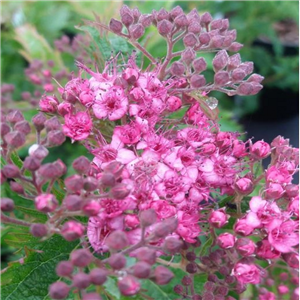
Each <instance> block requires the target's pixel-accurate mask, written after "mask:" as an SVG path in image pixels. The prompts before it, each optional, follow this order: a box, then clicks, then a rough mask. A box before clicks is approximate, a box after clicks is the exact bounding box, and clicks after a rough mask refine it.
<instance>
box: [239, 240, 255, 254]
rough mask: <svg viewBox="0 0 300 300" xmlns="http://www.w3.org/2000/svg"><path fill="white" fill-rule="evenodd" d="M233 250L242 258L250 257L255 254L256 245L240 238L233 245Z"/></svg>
mask: <svg viewBox="0 0 300 300" xmlns="http://www.w3.org/2000/svg"><path fill="white" fill-rule="evenodd" d="M234 246H235V249H236V250H237V251H238V252H239V254H241V255H242V256H250V255H252V254H253V253H254V252H255V249H256V245H255V244H254V242H253V241H252V240H250V239H248V238H240V239H238V240H237V241H236V243H235V245H234Z"/></svg>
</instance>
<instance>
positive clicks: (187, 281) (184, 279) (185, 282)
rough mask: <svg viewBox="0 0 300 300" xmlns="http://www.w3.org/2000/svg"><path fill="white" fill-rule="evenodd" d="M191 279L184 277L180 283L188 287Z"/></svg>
mask: <svg viewBox="0 0 300 300" xmlns="http://www.w3.org/2000/svg"><path fill="white" fill-rule="evenodd" d="M192 282H193V281H192V278H191V277H190V276H184V277H183V278H182V280H181V283H182V284H183V285H184V286H189V285H191V284H192Z"/></svg>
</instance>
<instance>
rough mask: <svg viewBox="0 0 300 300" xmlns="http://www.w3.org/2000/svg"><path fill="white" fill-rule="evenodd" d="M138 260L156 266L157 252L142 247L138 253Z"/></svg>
mask: <svg viewBox="0 0 300 300" xmlns="http://www.w3.org/2000/svg"><path fill="white" fill-rule="evenodd" d="M136 258H137V259H138V260H139V261H144V262H146V263H148V264H149V265H154V264H155V262H156V251H155V250H153V249H149V248H147V247H141V248H139V249H138V250H137V252H136Z"/></svg>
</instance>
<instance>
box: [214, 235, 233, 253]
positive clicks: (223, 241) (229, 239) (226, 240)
mask: <svg viewBox="0 0 300 300" xmlns="http://www.w3.org/2000/svg"><path fill="white" fill-rule="evenodd" d="M235 241H236V237H235V236H234V235H233V234H231V233H228V232H225V233H221V234H220V235H219V236H218V237H217V243H218V245H219V246H220V247H221V248H223V249H229V248H232V247H233V246H234V244H235Z"/></svg>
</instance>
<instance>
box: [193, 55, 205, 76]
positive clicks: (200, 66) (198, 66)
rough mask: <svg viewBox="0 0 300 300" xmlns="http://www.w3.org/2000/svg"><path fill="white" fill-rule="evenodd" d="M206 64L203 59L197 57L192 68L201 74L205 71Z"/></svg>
mask: <svg viewBox="0 0 300 300" xmlns="http://www.w3.org/2000/svg"><path fill="white" fill-rule="evenodd" d="M206 67H207V63H206V61H205V59H204V58H203V57H199V58H197V59H195V60H194V61H193V68H194V70H195V72H197V73H201V72H203V71H204V70H206Z"/></svg>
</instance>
